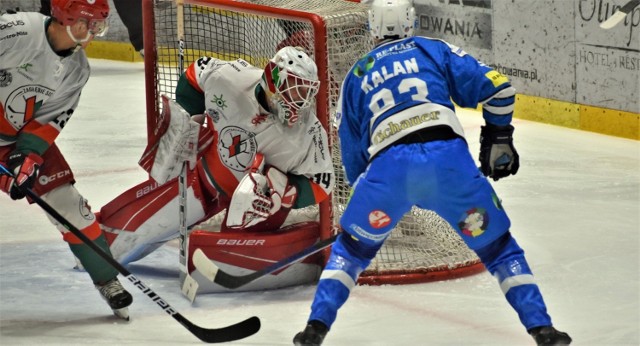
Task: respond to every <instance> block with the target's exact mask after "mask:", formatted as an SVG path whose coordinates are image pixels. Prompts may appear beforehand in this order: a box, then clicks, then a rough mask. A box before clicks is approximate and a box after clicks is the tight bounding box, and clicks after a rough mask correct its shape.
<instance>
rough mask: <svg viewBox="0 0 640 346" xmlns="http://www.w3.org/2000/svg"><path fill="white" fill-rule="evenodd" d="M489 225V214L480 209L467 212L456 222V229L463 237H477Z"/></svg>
mask: <svg viewBox="0 0 640 346" xmlns="http://www.w3.org/2000/svg"><path fill="white" fill-rule="evenodd" d="M488 224H489V214H487V211H486V210H484V209H482V208H473V209H469V210H467V212H466V213H464V215H462V217H461V218H460V221H459V222H458V228H460V231H461V232H462V234H464V235H468V236H471V237H474V238H475V237H477V236H480V235H482V233H484V231H485V230H486V229H487V225H488Z"/></svg>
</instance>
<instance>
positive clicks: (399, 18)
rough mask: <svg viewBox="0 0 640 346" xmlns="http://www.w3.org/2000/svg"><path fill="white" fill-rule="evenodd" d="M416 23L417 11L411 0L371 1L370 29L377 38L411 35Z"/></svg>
mask: <svg viewBox="0 0 640 346" xmlns="http://www.w3.org/2000/svg"><path fill="white" fill-rule="evenodd" d="M416 25H417V22H416V11H415V9H414V8H413V5H412V4H411V2H410V1H409V0H373V2H372V3H371V9H370V10H369V31H370V32H371V35H372V36H373V38H375V39H376V40H381V39H384V38H385V37H395V36H398V37H401V38H403V37H411V36H413V31H414V29H415V27H416Z"/></svg>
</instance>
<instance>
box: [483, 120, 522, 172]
mask: <svg viewBox="0 0 640 346" xmlns="http://www.w3.org/2000/svg"><path fill="white" fill-rule="evenodd" d="M512 135H513V126H511V125H506V126H497V125H492V124H487V125H486V126H482V127H481V130H480V158H479V161H480V170H481V171H482V174H484V175H485V176H486V177H489V178H492V179H493V180H494V181H497V180H498V179H500V178H504V177H506V176H509V175H511V174H513V175H515V174H516V173H517V172H518V168H520V156H519V155H518V152H517V151H516V148H515V147H514V146H513V137H512Z"/></svg>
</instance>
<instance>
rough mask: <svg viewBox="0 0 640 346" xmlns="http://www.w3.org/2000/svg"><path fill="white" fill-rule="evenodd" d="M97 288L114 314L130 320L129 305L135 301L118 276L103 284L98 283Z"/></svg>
mask: <svg viewBox="0 0 640 346" xmlns="http://www.w3.org/2000/svg"><path fill="white" fill-rule="evenodd" d="M96 288H97V289H98V291H99V292H100V294H101V295H102V298H104V300H106V301H107V303H108V304H109V307H111V310H113V314H114V315H116V316H118V317H120V318H122V319H123V320H127V321H128V320H129V308H128V306H129V305H131V303H132V302H133V297H132V296H131V294H130V293H129V292H127V290H125V289H124V287H122V284H121V283H120V281H118V278H114V279H113V280H110V281H108V282H107V283H105V284H103V285H96Z"/></svg>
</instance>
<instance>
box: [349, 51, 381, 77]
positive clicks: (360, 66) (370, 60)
mask: <svg viewBox="0 0 640 346" xmlns="http://www.w3.org/2000/svg"><path fill="white" fill-rule="evenodd" d="M375 62H376V59H375V58H374V57H372V56H370V55H366V56H364V57H363V58H362V59H360V60H359V61H358V62H357V63H356V67H355V68H354V69H353V74H354V75H355V76H356V77H362V76H364V75H365V74H366V73H367V72H369V70H371V69H372V68H373V65H375Z"/></svg>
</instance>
